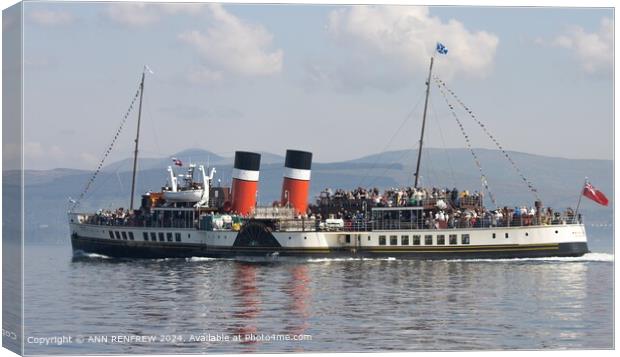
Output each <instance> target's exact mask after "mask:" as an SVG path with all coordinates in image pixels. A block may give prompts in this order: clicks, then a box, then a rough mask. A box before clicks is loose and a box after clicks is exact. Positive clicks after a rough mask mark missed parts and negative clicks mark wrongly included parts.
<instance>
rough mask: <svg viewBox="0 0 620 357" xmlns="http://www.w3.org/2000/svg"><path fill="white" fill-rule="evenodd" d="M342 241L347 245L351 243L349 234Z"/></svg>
mask: <svg viewBox="0 0 620 357" xmlns="http://www.w3.org/2000/svg"><path fill="white" fill-rule="evenodd" d="M344 241H345V242H346V243H347V244H349V243H351V235H350V234H347V235H346V236H345V237H344Z"/></svg>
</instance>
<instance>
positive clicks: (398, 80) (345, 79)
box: [314, 6, 499, 88]
mask: <svg viewBox="0 0 620 357" xmlns="http://www.w3.org/2000/svg"><path fill="white" fill-rule="evenodd" d="M328 32H329V33H330V34H331V35H332V36H333V37H334V38H335V39H336V41H338V44H339V45H340V46H343V47H347V50H348V52H349V54H348V56H349V58H347V61H346V62H347V64H343V65H341V66H340V68H339V69H338V70H337V71H334V72H333V73H327V74H326V73H325V72H329V71H330V70H329V69H327V70H326V69H322V71H323V73H322V74H321V75H320V76H325V75H327V76H330V77H334V76H338V77H340V78H337V79H336V80H337V81H339V82H342V84H343V85H347V83H349V82H356V83H354V84H355V85H360V84H361V85H368V86H375V87H380V88H386V87H389V86H399V85H402V84H403V83H405V82H406V81H408V80H409V79H410V78H407V77H408V76H410V75H411V74H414V73H419V72H423V71H426V70H427V69H428V62H429V58H430V57H431V56H432V55H433V53H434V52H435V46H436V43H437V42H438V41H439V42H442V43H443V44H444V45H445V46H446V47H447V48H448V50H449V53H448V55H446V56H440V57H441V58H440V60H439V61H438V62H439V63H438V67H439V68H438V70H439V72H440V73H441V74H442V76H444V77H451V76H453V75H455V74H466V75H468V76H474V77H481V76H485V75H487V74H488V73H489V72H490V71H491V69H492V67H493V60H494V58H495V52H496V49H497V46H498V43H499V39H498V37H497V36H496V35H494V34H491V33H488V32H484V31H477V32H474V31H470V30H468V29H467V28H466V27H465V26H464V25H463V24H462V23H460V22H459V21H456V20H449V21H447V22H443V21H442V20H441V19H439V18H438V17H433V16H431V15H430V14H429V9H428V7H422V6H352V7H347V8H345V9H339V10H334V11H332V12H331V13H330V14H329V20H328ZM360 66H361V67H360ZM314 72H315V75H316V68H314ZM332 79H334V78H332Z"/></svg>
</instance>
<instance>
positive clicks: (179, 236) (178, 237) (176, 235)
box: [174, 233, 181, 242]
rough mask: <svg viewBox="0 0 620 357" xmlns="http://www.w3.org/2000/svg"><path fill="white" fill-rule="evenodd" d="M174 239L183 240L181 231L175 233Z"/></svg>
mask: <svg viewBox="0 0 620 357" xmlns="http://www.w3.org/2000/svg"><path fill="white" fill-rule="evenodd" d="M174 240H175V241H177V242H180V241H181V233H175V234H174Z"/></svg>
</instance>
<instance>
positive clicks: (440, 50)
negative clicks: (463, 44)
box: [435, 42, 448, 55]
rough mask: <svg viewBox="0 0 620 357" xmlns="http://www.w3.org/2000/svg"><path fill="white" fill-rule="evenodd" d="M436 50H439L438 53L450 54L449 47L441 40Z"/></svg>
mask: <svg viewBox="0 0 620 357" xmlns="http://www.w3.org/2000/svg"><path fill="white" fill-rule="evenodd" d="M435 50H436V51H437V53H439V54H442V55H447V54H448V49H447V48H446V46H444V44H443V43H441V42H437V47H436V48H435Z"/></svg>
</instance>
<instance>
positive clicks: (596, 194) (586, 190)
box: [583, 182, 609, 206]
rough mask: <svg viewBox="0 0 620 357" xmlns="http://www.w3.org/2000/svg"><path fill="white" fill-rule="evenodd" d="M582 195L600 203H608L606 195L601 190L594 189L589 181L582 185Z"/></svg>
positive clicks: (604, 204)
mask: <svg viewBox="0 0 620 357" xmlns="http://www.w3.org/2000/svg"><path fill="white" fill-rule="evenodd" d="M583 195H584V196H586V197H587V198H589V199H591V200H592V201H594V202H596V203H598V204H600V205H603V206H607V204H609V200H608V199H607V197H605V195H604V194H603V193H602V192H601V191H599V190H597V189H595V188H594V186H592V185H591V184H590V183H589V182H588V183H586V185H585V186H584V187H583Z"/></svg>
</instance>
